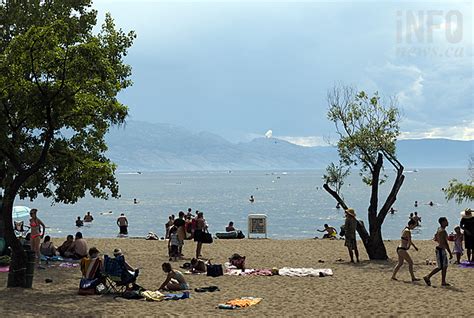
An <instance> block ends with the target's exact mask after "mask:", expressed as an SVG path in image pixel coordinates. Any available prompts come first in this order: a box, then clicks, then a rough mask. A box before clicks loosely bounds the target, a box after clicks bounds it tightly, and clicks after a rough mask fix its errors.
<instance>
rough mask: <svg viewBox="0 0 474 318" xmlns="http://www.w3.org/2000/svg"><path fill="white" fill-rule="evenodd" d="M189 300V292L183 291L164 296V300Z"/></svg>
mask: <svg viewBox="0 0 474 318" xmlns="http://www.w3.org/2000/svg"><path fill="white" fill-rule="evenodd" d="M186 298H189V292H188V291H185V292H182V293H177V294H165V297H164V300H180V299H186Z"/></svg>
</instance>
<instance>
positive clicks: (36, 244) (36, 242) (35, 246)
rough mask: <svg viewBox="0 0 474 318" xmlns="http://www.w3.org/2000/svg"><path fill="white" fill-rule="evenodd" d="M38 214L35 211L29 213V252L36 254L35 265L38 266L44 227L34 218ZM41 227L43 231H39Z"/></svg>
mask: <svg viewBox="0 0 474 318" xmlns="http://www.w3.org/2000/svg"><path fill="white" fill-rule="evenodd" d="M37 213H38V210H37V209H31V211H30V216H31V219H30V230H31V241H30V244H31V250H32V251H33V252H35V254H36V265H39V262H40V244H41V238H42V237H43V235H44V232H45V228H46V226H45V225H44V223H43V222H42V221H41V220H40V219H38V218H37V217H36V214H37ZM41 227H42V228H43V230H42V231H41Z"/></svg>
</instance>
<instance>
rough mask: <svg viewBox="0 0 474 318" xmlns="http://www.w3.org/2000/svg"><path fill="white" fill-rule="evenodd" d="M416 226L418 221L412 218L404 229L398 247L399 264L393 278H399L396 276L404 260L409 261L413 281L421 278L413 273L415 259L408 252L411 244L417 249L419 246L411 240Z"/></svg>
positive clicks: (394, 270)
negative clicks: (412, 231)
mask: <svg viewBox="0 0 474 318" xmlns="http://www.w3.org/2000/svg"><path fill="white" fill-rule="evenodd" d="M415 227H416V221H415V220H413V219H410V221H408V225H407V226H406V227H405V228H404V229H403V231H402V236H401V240H400V245H399V246H398V247H397V254H398V264H397V266H395V268H394V269H393V274H392V279H393V280H397V277H396V276H397V273H398V270H399V269H400V267H402V265H403V262H404V261H407V263H408V270H409V271H410V275H411V280H412V281H413V282H416V281H419V280H420V279H419V278H416V277H415V274H414V273H413V260H412V259H411V257H410V254H408V249H409V248H410V246H413V247H414V248H415V251H418V248H417V247H416V246H415V244H413V241H412V240H411V230H413V229H414V228H415Z"/></svg>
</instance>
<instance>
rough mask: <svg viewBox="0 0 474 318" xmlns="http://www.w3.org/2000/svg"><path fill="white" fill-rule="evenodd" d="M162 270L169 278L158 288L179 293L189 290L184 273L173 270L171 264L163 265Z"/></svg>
mask: <svg viewBox="0 0 474 318" xmlns="http://www.w3.org/2000/svg"><path fill="white" fill-rule="evenodd" d="M161 268H162V269H163V271H164V272H165V273H166V274H167V276H166V279H165V281H164V282H163V284H161V286H160V288H158V289H159V290H169V291H178V290H187V289H189V285H188V283H186V280H185V279H184V275H183V273H181V272H180V271H177V270H173V268H172V267H171V264H170V263H163V265H161Z"/></svg>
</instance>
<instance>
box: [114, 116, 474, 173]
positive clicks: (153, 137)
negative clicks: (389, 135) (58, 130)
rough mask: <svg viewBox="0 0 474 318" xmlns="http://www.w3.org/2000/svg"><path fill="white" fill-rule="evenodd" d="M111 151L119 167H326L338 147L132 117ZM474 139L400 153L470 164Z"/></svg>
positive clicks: (422, 164) (412, 164)
mask: <svg viewBox="0 0 474 318" xmlns="http://www.w3.org/2000/svg"><path fill="white" fill-rule="evenodd" d="M106 139H107V143H108V145H109V150H108V156H109V158H111V159H112V161H114V162H115V163H117V164H118V169H119V171H180V170H183V171H194V170H280V169H283V170H291V169H322V168H325V167H326V166H327V165H328V164H329V163H330V162H332V161H337V160H338V156H337V150H336V149H335V148H334V147H330V146H328V147H302V146H298V145H295V144H292V143H289V142H287V141H284V140H280V139H277V138H257V139H254V140H252V141H250V142H247V143H238V144H235V143H231V142H229V141H227V140H225V139H224V138H222V137H220V136H218V135H215V134H212V133H208V132H200V133H192V132H190V131H188V130H186V129H184V128H180V127H176V126H172V125H168V124H150V123H145V122H138V121H129V122H127V124H126V125H125V126H124V127H121V128H114V129H112V130H111V131H110V132H109V134H108V135H107V138H106ZM473 152H474V141H457V140H448V139H417V140H401V141H398V143H397V156H398V158H399V160H400V161H401V162H402V163H403V164H404V165H405V166H406V167H407V168H427V167H439V168H448V167H450V168H454V167H459V168H466V167H467V162H468V156H469V154H471V153H473Z"/></svg>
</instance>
